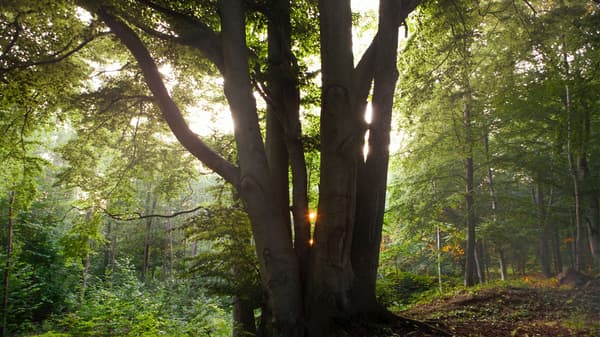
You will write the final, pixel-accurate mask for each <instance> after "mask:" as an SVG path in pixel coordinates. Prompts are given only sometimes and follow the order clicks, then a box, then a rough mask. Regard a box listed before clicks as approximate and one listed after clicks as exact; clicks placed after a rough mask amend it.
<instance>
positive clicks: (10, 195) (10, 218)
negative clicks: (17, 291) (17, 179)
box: [2, 191, 15, 337]
mask: <svg viewBox="0 0 600 337" xmlns="http://www.w3.org/2000/svg"><path fill="white" fill-rule="evenodd" d="M14 203H15V192H13V191H10V192H8V224H7V228H6V232H7V234H6V264H5V266H4V288H3V289H2V290H3V291H2V292H3V295H4V302H3V303H2V337H7V336H8V297H9V295H10V291H9V290H10V271H11V268H12V266H11V263H12V260H11V259H12V235H13V221H14V217H15V215H14V210H13V205H14Z"/></svg>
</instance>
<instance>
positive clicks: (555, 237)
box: [552, 223, 563, 274]
mask: <svg viewBox="0 0 600 337" xmlns="http://www.w3.org/2000/svg"><path fill="white" fill-rule="evenodd" d="M552 250H553V252H554V254H553V255H554V271H555V272H556V273H557V274H558V273H560V272H562V271H563V262H562V256H561V252H560V234H559V232H558V226H557V225H556V223H554V224H553V225H552Z"/></svg>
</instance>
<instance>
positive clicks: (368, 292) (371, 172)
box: [352, 0, 401, 313]
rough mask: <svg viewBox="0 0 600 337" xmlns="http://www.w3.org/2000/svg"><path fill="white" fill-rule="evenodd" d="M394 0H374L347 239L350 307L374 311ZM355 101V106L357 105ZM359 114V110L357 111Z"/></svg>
mask: <svg viewBox="0 0 600 337" xmlns="http://www.w3.org/2000/svg"><path fill="white" fill-rule="evenodd" d="M399 10H400V8H398V2H396V1H389V0H382V1H380V3H379V27H378V33H377V36H376V44H375V72H374V80H373V81H374V84H373V100H372V110H373V114H372V119H371V124H370V125H369V139H368V149H369V150H368V154H367V156H366V158H365V160H364V161H363V162H362V163H360V164H359V171H358V173H359V176H358V196H357V216H356V224H355V226H354V237H356V238H360V240H354V241H353V244H352V264H353V268H354V272H355V275H356V278H355V284H354V287H353V302H354V303H353V304H354V306H355V308H354V310H355V311H358V312H366V313H368V312H377V311H380V310H381V309H382V308H380V306H379V304H378V303H377V299H376V297H375V287H376V279H377V267H378V264H379V251H380V245H381V232H382V228H383V216H384V212H385V203H386V188H387V172H388V161H389V146H390V131H391V123H392V105H393V101H394V90H395V87H396V82H397V80H398V71H397V70H396V68H397V66H396V64H397V50H398V26H397V24H398V19H399V18H398V16H399V15H401V13H400V11H399ZM361 103H362V102H356V103H355V106H361ZM359 116H360V117H361V118H363V119H364V112H362V114H360V115H359Z"/></svg>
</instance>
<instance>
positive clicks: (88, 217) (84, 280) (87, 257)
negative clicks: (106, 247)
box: [79, 210, 93, 304]
mask: <svg viewBox="0 0 600 337" xmlns="http://www.w3.org/2000/svg"><path fill="white" fill-rule="evenodd" d="M92 216H93V211H92V210H89V211H88V212H87V214H86V216H85V218H86V221H92ZM81 264H82V265H83V269H82V270H81V291H80V293H79V303H80V304H81V303H83V300H84V298H85V291H86V290H87V279H88V272H89V269H90V240H89V239H87V242H86V247H85V255H84V256H83V257H82V258H81Z"/></svg>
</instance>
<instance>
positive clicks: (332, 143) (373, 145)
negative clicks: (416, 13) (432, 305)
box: [81, 0, 418, 336]
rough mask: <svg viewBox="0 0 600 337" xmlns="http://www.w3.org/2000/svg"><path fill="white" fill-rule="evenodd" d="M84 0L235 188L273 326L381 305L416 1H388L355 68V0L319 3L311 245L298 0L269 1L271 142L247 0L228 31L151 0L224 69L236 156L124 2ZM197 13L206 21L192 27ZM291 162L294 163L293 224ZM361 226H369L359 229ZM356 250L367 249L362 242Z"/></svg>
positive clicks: (180, 127) (198, 149) (224, 11)
mask: <svg viewBox="0 0 600 337" xmlns="http://www.w3.org/2000/svg"><path fill="white" fill-rule="evenodd" d="M81 3H82V5H83V6H85V7H86V8H88V9H89V10H91V11H93V12H95V13H96V14H97V15H98V16H99V17H100V19H101V20H103V21H104V22H105V23H106V24H107V25H108V26H109V28H110V29H111V31H112V32H113V33H115V34H116V35H117V37H118V38H119V39H120V40H121V42H122V43H123V44H124V45H125V46H126V47H127V48H128V49H129V50H130V52H131V53H132V54H133V56H134V57H135V58H136V60H137V61H138V64H139V66H140V68H141V70H142V73H143V75H144V77H145V79H146V83H147V84H148V87H149V89H150V91H151V92H152V93H153V95H154V98H155V101H156V103H157V105H158V106H159V108H160V110H161V112H162V114H163V117H164V119H165V121H166V122H167V124H168V125H169V127H170V128H171V130H172V131H173V133H174V135H175V136H176V138H177V139H178V140H179V141H180V142H181V144H182V145H183V146H184V147H185V148H186V149H187V150H188V151H190V153H192V154H193V155H194V156H196V157H197V158H198V159H200V160H201V161H202V162H203V163H204V164H205V165H206V166H207V167H209V168H211V169H212V170H214V171H215V172H216V173H218V174H219V175H221V176H222V177H223V178H224V179H225V180H226V181H228V182H229V183H231V184H232V185H233V186H234V187H235V189H236V190H237V193H238V195H239V197H240V199H241V200H242V201H243V203H244V207H245V209H246V211H247V213H248V216H249V219H250V222H251V224H252V232H253V238H254V244H255V249H256V253H257V257H258V261H259V268H260V275H261V283H262V286H263V288H264V290H265V292H266V296H267V299H268V305H267V306H265V311H266V312H269V313H271V314H272V319H271V320H270V322H266V324H265V325H270V326H272V329H273V334H274V335H275V336H277V335H279V336H300V335H304V333H305V330H304V327H307V328H308V334H309V335H310V336H325V335H327V330H326V329H327V326H328V323H329V322H331V319H332V318H334V317H337V316H346V317H347V316H348V315H350V314H353V313H360V312H365V311H375V310H376V308H377V305H376V304H375V303H376V302H375V295H374V294H375V279H376V267H377V259H378V253H379V244H380V240H381V226H382V221H383V211H384V207H385V185H386V176H387V161H388V146H389V130H390V123H391V117H390V116H391V109H392V102H393V91H394V86H395V82H396V79H397V74H396V73H395V71H394V69H395V59H396V50H397V39H398V35H397V28H398V25H399V24H400V23H401V22H402V21H403V19H404V18H405V17H406V16H407V14H408V13H409V12H410V11H411V10H412V9H414V7H415V6H416V5H417V3H418V1H407V2H403V1H402V2H397V1H391V0H383V1H381V3H380V7H381V9H380V20H381V21H380V25H379V32H378V35H377V38H376V39H375V40H374V42H373V43H372V45H371V47H370V48H369V49H368V51H367V52H366V53H365V55H364V56H363V58H362V59H361V62H359V65H358V66H357V67H356V68H355V67H354V65H353V54H352V34H351V33H352V32H351V28H352V15H351V10H350V1H349V0H345V1H341V2H340V1H325V0H323V1H320V3H319V9H320V35H321V61H322V72H321V75H322V80H323V83H322V95H321V108H322V109H321V126H320V127H321V130H320V132H321V139H320V151H321V167H320V169H321V172H320V184H319V193H320V195H319V207H318V213H317V214H318V216H317V220H316V225H315V233H314V237H313V240H314V245H313V246H312V247H311V246H309V244H308V242H309V239H310V228H309V221H308V202H307V200H308V196H307V191H306V189H307V178H306V165H305V163H304V154H303V150H302V144H301V142H300V136H301V133H300V123H299V91H298V73H297V67H296V66H295V65H294V62H295V61H294V56H293V54H292V52H291V45H292V44H291V40H290V19H289V4H290V2H289V1H287V0H273V1H272V2H271V3H270V6H269V10H271V11H272V12H271V13H269V14H270V15H267V19H268V22H269V27H268V43H269V50H268V53H269V61H270V64H269V65H268V69H267V76H266V78H267V86H266V88H267V89H268V90H266V93H265V94H266V96H267V101H268V102H267V103H268V113H267V128H268V130H267V140H266V143H263V139H262V136H261V132H260V127H259V125H260V124H259V119H258V114H257V109H256V102H255V99H254V96H253V83H252V81H251V79H250V69H249V52H248V47H247V46H246V36H245V34H246V23H245V10H246V8H245V7H244V6H245V5H244V2H243V1H241V0H221V1H219V15H220V19H221V20H220V21H221V22H220V23H221V24H220V27H221V32H220V33H219V34H216V33H214V32H212V31H210V28H208V26H205V25H202V23H201V22H199V21H197V19H196V18H189V20H188V21H177V20H182V19H181V18H182V16H185V14H182V15H179V16H178V15H174V14H173V11H172V10H169V9H165V8H162V7H160V6H158V5H156V4H151V3H148V4H149V6H151V7H152V8H153V9H154V10H156V11H158V12H160V13H161V14H163V15H165V16H166V19H165V20H166V22H168V23H170V22H175V21H177V22H178V23H181V24H180V25H173V29H175V30H176V31H177V30H178V29H180V28H181V29H182V30H181V31H177V33H178V35H179V36H178V37H173V40H174V41H181V42H182V44H185V45H188V46H191V47H193V48H197V49H199V50H200V51H201V52H202V53H203V55H204V56H206V57H207V58H208V59H209V60H211V61H213V62H214V63H215V65H216V66H217V68H218V69H219V71H221V74H222V75H223V78H224V91H225V96H226V99H227V101H228V103H229V106H230V110H231V113H232V117H233V119H234V121H235V129H234V136H235V140H236V144H237V153H238V163H239V165H238V166H235V165H233V164H232V163H230V162H228V161H227V160H225V159H224V158H223V157H221V156H220V155H219V154H217V153H215V152H213V151H211V150H210V149H209V148H208V147H207V146H206V144H204V143H203V142H202V140H200V139H199V138H198V137H197V136H196V135H194V134H193V133H192V132H191V131H190V129H189V127H188V126H187V125H186V123H185V120H184V119H183V117H182V113H181V111H180V110H179V107H178V106H177V104H176V103H175V102H174V101H173V100H172V98H171V97H170V95H169V93H168V91H167V90H166V87H165V85H164V83H163V82H162V80H161V79H160V74H159V72H158V69H157V66H156V63H155V62H154V60H153V58H152V56H151V55H150V53H149V52H148V49H147V47H146V46H145V44H144V42H142V40H141V39H140V38H139V37H138V36H137V33H136V32H135V31H134V30H133V29H132V28H131V27H129V26H128V25H127V23H125V22H124V21H123V20H122V19H120V18H119V17H118V15H115V14H113V13H111V12H110V10H114V9H110V10H109V9H108V7H106V8H105V7H103V6H102V5H101V4H100V5H98V4H97V3H95V2H92V1H89V2H88V1H83V0H82V1H81ZM190 22H194V23H195V27H198V28H199V29H198V30H189V29H188V30H186V29H185V27H190ZM182 27H183V28H182ZM146 28H147V27H146ZM194 34H197V35H194ZM155 35H156V36H159V37H161V36H163V35H164V34H163V35H161V34H160V33H156V34H155ZM373 80H374V87H375V89H374V92H373V99H374V102H373V103H374V117H373V124H372V125H371V127H370V132H371V136H370V139H369V146H370V153H369V155H368V156H367V158H366V162H365V161H364V160H363V157H362V151H361V150H362V143H363V139H364V134H365V132H366V126H365V122H364V107H365V102H366V100H367V97H368V95H369V92H370V87H371V83H372V82H373ZM281 143H283V144H284V146H282V144H281ZM288 163H289V164H290V166H291V169H292V185H293V194H292V195H293V201H292V210H293V217H294V233H293V235H292V230H291V228H290V214H289V196H288V192H287V186H288V180H287V176H288ZM363 179H364V180H363ZM355 233H365V235H362V234H360V235H361V236H360V240H353V235H355ZM292 238H294V240H293V239H292ZM353 251H355V252H358V253H355V254H352V252H353ZM309 255H310V258H309ZM359 290H360V291H359ZM357 294H360V296H358V295H357ZM361 304H368V305H365V306H364V307H362V306H361ZM249 329H251V327H249Z"/></svg>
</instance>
